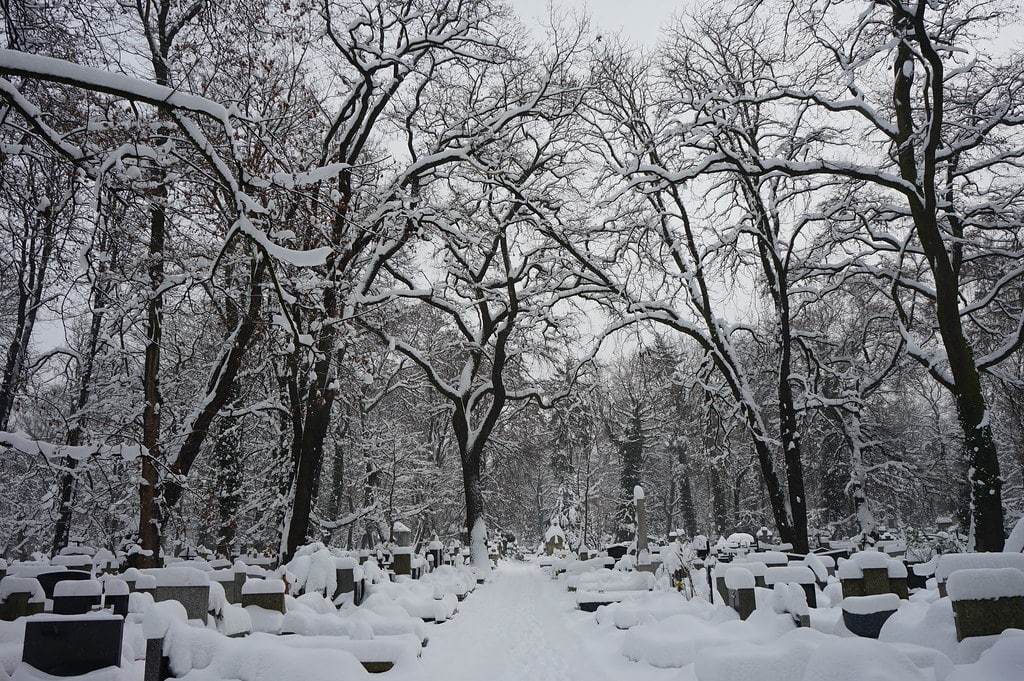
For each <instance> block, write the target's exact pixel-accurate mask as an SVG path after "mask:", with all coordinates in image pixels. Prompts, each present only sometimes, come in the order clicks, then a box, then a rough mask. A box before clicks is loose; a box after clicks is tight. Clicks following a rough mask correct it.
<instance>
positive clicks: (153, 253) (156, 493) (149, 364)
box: [136, 183, 167, 567]
mask: <svg viewBox="0 0 1024 681" xmlns="http://www.w3.org/2000/svg"><path fill="white" fill-rule="evenodd" d="M154 194H155V195H154V196H153V197H152V199H151V200H152V206H153V207H152V209H151V212H150V222H149V227H150V236H149V258H148V264H147V265H148V270H149V285H150V291H149V300H148V301H147V303H146V352H145V363H144V365H143V373H142V392H143V409H142V446H143V447H145V448H146V453H145V454H144V455H143V457H142V480H141V483H140V485H139V544H140V545H141V547H142V549H143V551H145V552H148V555H145V554H144V555H140V556H139V557H138V558H136V561H137V562H136V565H137V566H139V567H159V566H160V564H161V558H160V543H161V533H160V528H161V527H162V525H163V508H162V503H163V502H162V499H161V489H160V478H161V476H160V470H159V465H160V463H161V462H162V461H163V453H162V449H161V442H160V407H161V405H162V403H163V397H162V396H161V394H160V350H161V348H160V344H161V341H162V335H163V326H162V324H163V301H164V298H163V293H162V292H161V291H162V287H163V282H164V257H165V256H166V251H165V249H166V247H167V241H166V228H167V216H166V214H165V213H164V207H165V203H166V201H167V187H166V186H165V185H164V184H162V183H161V184H160V185H158V187H157V189H156V190H155V192H154Z"/></svg>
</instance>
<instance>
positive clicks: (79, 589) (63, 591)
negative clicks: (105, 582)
mask: <svg viewBox="0 0 1024 681" xmlns="http://www.w3.org/2000/svg"><path fill="white" fill-rule="evenodd" d="M101 593H103V586H102V585H101V584H100V583H99V582H98V581H96V580H95V579H83V580H70V579H66V580H64V581H62V582H57V583H56V584H55V585H54V587H53V595H54V597H55V598H60V597H64V596H99V595H100V594H101Z"/></svg>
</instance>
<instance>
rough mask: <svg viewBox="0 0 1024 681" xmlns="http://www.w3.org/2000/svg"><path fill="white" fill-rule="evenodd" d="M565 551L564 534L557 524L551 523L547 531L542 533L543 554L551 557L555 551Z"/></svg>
mask: <svg viewBox="0 0 1024 681" xmlns="http://www.w3.org/2000/svg"><path fill="white" fill-rule="evenodd" d="M564 549H565V532H564V531H562V528H561V527H560V526H559V524H558V523H557V522H552V523H551V526H550V527H549V528H548V531H547V532H545V533H544V553H545V554H547V555H549V556H551V555H554V553H555V551H562V550H564Z"/></svg>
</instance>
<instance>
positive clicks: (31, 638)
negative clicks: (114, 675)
mask: <svg viewBox="0 0 1024 681" xmlns="http://www.w3.org/2000/svg"><path fill="white" fill-rule="evenodd" d="M123 637H124V618H123V617H121V616H120V615H112V614H108V613H89V614H86V615H38V616H36V617H32V618H30V619H28V620H26V621H25V644H24V648H23V652H22V658H21V659H22V661H23V662H25V663H26V664H29V665H31V666H32V667H34V668H35V669H37V670H39V671H41V672H43V673H46V674H51V675H53V676H80V675H82V674H88V673H89V672H93V671H96V670H97V669H103V668H105V667H115V666H120V665H121V643H122V640H123Z"/></svg>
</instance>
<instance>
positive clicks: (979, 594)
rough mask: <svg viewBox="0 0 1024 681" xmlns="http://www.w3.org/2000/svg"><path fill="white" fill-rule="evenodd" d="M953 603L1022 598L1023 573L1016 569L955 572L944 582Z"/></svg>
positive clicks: (1023, 593) (980, 569) (974, 569)
mask: <svg viewBox="0 0 1024 681" xmlns="http://www.w3.org/2000/svg"><path fill="white" fill-rule="evenodd" d="M946 593H948V594H949V598H950V599H951V600H954V601H987V600H995V599H996V598H1014V597H1019V596H1024V572H1021V571H1020V570H1018V569H1016V568H967V569H964V570H957V571H956V572H954V573H953V574H951V575H950V576H949V580H948V581H947V582H946Z"/></svg>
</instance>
